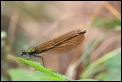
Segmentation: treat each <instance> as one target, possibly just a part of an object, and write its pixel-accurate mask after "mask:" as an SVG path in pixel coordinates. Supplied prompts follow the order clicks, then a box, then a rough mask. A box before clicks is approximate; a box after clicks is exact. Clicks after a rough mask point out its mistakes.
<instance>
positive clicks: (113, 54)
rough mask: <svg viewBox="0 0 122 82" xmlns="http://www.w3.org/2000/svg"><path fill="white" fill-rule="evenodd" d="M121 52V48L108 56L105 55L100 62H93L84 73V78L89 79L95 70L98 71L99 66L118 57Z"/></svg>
mask: <svg viewBox="0 0 122 82" xmlns="http://www.w3.org/2000/svg"><path fill="white" fill-rule="evenodd" d="M120 52H121V48H118V49H116V50H114V51H112V52H109V53H107V54H105V55H104V56H102V57H101V58H99V59H98V60H96V61H95V62H93V63H92V64H90V65H89V66H88V67H87V68H86V69H85V71H84V72H83V73H82V78H87V77H88V76H89V75H90V74H91V73H92V72H93V70H94V69H96V67H97V66H98V65H100V64H101V63H103V62H105V61H107V60H109V59H110V58H112V57H114V56H116V55H118V53H120Z"/></svg>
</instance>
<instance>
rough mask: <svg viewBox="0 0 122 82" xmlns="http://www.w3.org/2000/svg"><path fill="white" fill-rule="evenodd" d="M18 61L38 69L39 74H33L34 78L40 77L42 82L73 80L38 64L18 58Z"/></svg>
mask: <svg viewBox="0 0 122 82" xmlns="http://www.w3.org/2000/svg"><path fill="white" fill-rule="evenodd" d="M16 59H17V60H18V61H20V62H22V63H24V64H26V65H29V66H31V67H33V68H35V69H37V70H38V72H35V73H33V74H32V76H34V77H35V76H38V77H39V78H40V80H55V81H64V80H71V79H69V78H68V77H66V76H63V75H60V74H59V73H56V72H54V71H53V70H51V69H49V68H45V67H43V66H42V65H40V64H39V63H37V62H33V61H30V60H25V59H23V58H16Z"/></svg>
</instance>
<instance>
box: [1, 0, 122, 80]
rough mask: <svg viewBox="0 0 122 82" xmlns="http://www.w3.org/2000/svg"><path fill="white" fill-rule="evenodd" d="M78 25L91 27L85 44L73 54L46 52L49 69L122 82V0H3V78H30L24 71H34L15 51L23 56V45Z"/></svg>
mask: <svg viewBox="0 0 122 82" xmlns="http://www.w3.org/2000/svg"><path fill="white" fill-rule="evenodd" d="M76 29H81V30H84V29H86V30H87V32H86V34H85V41H84V43H83V45H82V46H81V47H80V48H78V49H75V50H71V51H70V52H68V53H67V52H66V53H63V54H57V55H55V54H45V53H43V54H40V55H42V56H43V57H44V61H45V65H46V67H48V68H50V69H53V70H54V71H56V72H58V73H61V74H63V75H66V76H68V77H70V78H72V79H82V78H92V79H96V80H103V81H104V80H115V81H117V80H121V51H120V48H121V2H120V1H42V2H41V1H2V2H1V78H2V80H11V81H13V80H14V78H19V77H20V78H19V79H16V80H24V78H21V76H22V75H21V73H20V74H19V72H20V70H23V71H25V70H26V71H29V72H33V71H34V69H33V68H30V67H28V66H26V65H23V64H22V63H20V62H18V61H16V60H13V59H11V58H10V57H9V56H10V55H12V56H15V57H18V56H19V55H20V54H21V50H23V49H25V50H27V49H28V48H30V47H34V46H36V45H38V44H40V43H43V42H45V41H49V40H52V39H54V38H56V37H58V36H60V35H63V34H65V33H67V32H69V31H72V30H76ZM118 49H119V50H118ZM108 53H110V55H111V56H109V55H108ZM105 55H106V56H105ZM102 57H103V58H102ZM100 58H102V59H101V60H98V59H100ZM97 60H98V61H97ZM40 62H41V60H40ZM94 62H97V64H95V66H96V67H95V66H94V65H92V63H94ZM92 67H94V69H92ZM90 69H92V71H90V72H89V71H88V70H90ZM85 73H86V74H85ZM18 74H19V75H18ZM15 76H16V77H15ZM17 76H18V77H17Z"/></svg>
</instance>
